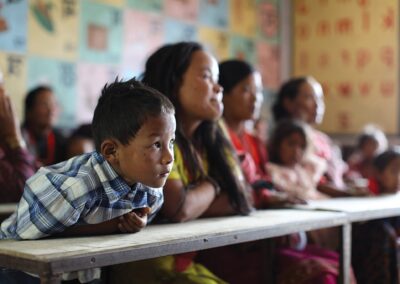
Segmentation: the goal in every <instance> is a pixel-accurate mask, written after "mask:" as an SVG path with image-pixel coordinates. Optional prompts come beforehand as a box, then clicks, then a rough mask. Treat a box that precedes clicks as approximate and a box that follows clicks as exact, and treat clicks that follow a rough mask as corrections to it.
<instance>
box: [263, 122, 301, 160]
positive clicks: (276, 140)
mask: <svg viewBox="0 0 400 284" xmlns="http://www.w3.org/2000/svg"><path fill="white" fill-rule="evenodd" d="M293 133H299V134H300V135H301V136H302V137H303V138H304V141H305V142H306V145H307V138H306V132H305V130H304V124H303V123H302V122H300V121H298V120H294V119H284V120H282V121H280V122H279V123H278V124H277V125H276V126H275V129H274V131H273V133H272V135H271V138H270V140H269V144H268V154H269V160H270V161H271V162H272V163H275V164H278V165H280V164H282V161H281V157H280V156H279V154H280V151H279V149H280V146H281V144H282V141H283V140H284V139H285V138H286V137H288V136H289V135H291V134H293Z"/></svg>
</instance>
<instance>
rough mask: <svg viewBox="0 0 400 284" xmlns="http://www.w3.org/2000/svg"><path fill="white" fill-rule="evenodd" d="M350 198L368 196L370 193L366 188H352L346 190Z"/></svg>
mask: <svg viewBox="0 0 400 284" xmlns="http://www.w3.org/2000/svg"><path fill="white" fill-rule="evenodd" d="M347 192H348V193H349V195H350V196H359V197H362V196H370V195H371V192H370V191H369V189H368V187H352V188H349V189H348V190H347Z"/></svg>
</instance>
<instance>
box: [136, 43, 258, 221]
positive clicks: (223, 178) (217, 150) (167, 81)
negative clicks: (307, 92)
mask: <svg viewBox="0 0 400 284" xmlns="http://www.w3.org/2000/svg"><path fill="white" fill-rule="evenodd" d="M199 50H204V48H203V46H202V45H200V44H199V43H196V42H180V43H176V44H167V45H164V46H162V47H161V48H160V49H158V50H157V51H156V52H155V53H153V54H152V55H151V56H150V57H149V58H148V60H147V62H146V67H145V72H144V74H143V82H144V83H146V84H148V85H149V86H152V87H154V88H156V89H157V90H159V91H160V92H162V93H163V94H164V95H166V96H167V97H168V98H169V99H170V100H171V102H172V103H173V104H174V106H175V108H176V123H177V129H176V140H175V141H176V145H177V146H178V147H179V149H180V150H181V151H182V156H183V160H184V161H185V162H186V165H187V167H188V172H189V176H190V177H191V179H192V180H191V181H190V182H191V183H193V184H194V183H196V182H197V181H198V180H200V179H203V178H205V176H207V174H206V173H204V172H203V170H202V168H203V167H201V166H200V161H198V159H197V155H196V154H195V153H194V152H193V147H195V148H196V149H197V150H199V151H200V152H203V153H205V154H206V155H207V157H209V158H212V163H209V175H210V176H211V177H212V178H213V179H215V180H216V181H217V182H218V184H219V185H220V186H221V188H222V189H223V190H226V191H227V194H228V196H229V198H230V200H231V202H232V204H233V206H234V207H235V208H236V209H237V210H238V212H240V213H243V214H247V213H249V211H250V207H249V204H246V202H247V201H246V200H245V198H244V196H243V192H241V191H240V186H239V182H238V180H237V178H236V177H235V175H234V173H233V170H232V167H231V164H232V161H229V158H228V157H227V155H226V152H225V151H226V149H229V150H232V153H233V149H231V148H230V147H231V146H230V144H229V142H228V141H227V140H226V138H225V136H224V134H223V132H222V131H221V129H220V128H219V127H218V125H217V123H216V122H214V121H203V122H202V123H201V124H200V126H199V127H198V128H197V129H196V131H195V133H194V134H193V138H192V140H191V141H190V140H189V139H188V137H186V136H185V134H184V132H183V129H182V120H181V119H180V117H179V116H180V114H181V105H180V102H179V98H178V92H179V88H180V87H181V85H182V80H183V75H184V73H185V72H186V70H187V69H188V67H189V65H190V63H191V60H192V56H193V54H194V53H195V52H196V51H199ZM210 161H211V159H210ZM199 171H200V176H199V175H198V173H199Z"/></svg>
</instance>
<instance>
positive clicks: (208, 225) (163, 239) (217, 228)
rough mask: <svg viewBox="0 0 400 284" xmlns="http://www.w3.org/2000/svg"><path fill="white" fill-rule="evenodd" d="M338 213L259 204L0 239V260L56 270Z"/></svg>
mask: <svg viewBox="0 0 400 284" xmlns="http://www.w3.org/2000/svg"><path fill="white" fill-rule="evenodd" d="M346 222H347V217H346V215H345V214H343V213H338V212H326V211H307V210H304V211H302V210H292V209H282V210H261V211H256V212H253V213H252V214H251V216H231V217H222V218H207V219H199V220H195V221H191V222H187V223H181V224H162V225H150V226H148V227H146V228H145V229H144V230H142V231H141V232H139V233H136V234H118V235H107V236H91V237H79V238H60V239H45V240H33V241H14V240H1V241H0V265H1V266H6V267H10V268H15V269H21V270H24V271H28V272H33V273H40V272H46V273H60V272H69V271H75V270H80V269H87V268H93V267H101V266H106V265H111V264H117V263H122V262H129V261H135V260H140V259H146V258H152V257H158V256H163V255H170V254H176V253H182V252H188V251H195V250H200V249H207V248H212V247H217V246H224V245H229V244H235V243H241V242H247V241H253V240H259V239H264V238H270V237H276V236H283V235H286V234H290V233H293V232H298V231H303V230H312V229H319V228H325V227H333V226H339V225H342V224H345V223H346Z"/></svg>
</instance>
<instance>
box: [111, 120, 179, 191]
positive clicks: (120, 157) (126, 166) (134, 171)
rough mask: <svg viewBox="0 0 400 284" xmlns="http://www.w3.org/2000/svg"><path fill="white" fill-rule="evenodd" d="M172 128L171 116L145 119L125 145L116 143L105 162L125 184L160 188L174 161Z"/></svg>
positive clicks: (173, 130)
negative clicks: (140, 184) (112, 152)
mask: <svg viewBox="0 0 400 284" xmlns="http://www.w3.org/2000/svg"><path fill="white" fill-rule="evenodd" d="M175 128H176V124H175V116H174V115H173V114H170V113H162V114H160V115H159V116H156V117H149V118H148V119H147V121H146V122H145V123H144V124H143V125H142V127H141V128H140V129H139V131H138V132H137V133H136V136H135V137H134V138H133V139H132V140H131V141H130V143H129V144H128V145H122V144H121V143H120V142H119V141H117V142H116V152H115V156H114V159H113V158H111V160H109V159H107V160H109V162H110V163H111V165H112V166H113V167H114V169H115V170H116V172H117V173H118V174H119V175H120V176H121V177H122V178H124V179H125V181H126V182H127V183H128V184H129V185H132V184H134V183H136V182H140V183H142V184H145V185H147V186H150V187H162V186H164V184H165V181H166V180H167V177H168V175H169V173H170V171H171V168H172V165H173V161H174V149H173V148H174V145H173V144H174V140H175Z"/></svg>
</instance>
